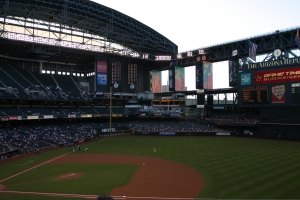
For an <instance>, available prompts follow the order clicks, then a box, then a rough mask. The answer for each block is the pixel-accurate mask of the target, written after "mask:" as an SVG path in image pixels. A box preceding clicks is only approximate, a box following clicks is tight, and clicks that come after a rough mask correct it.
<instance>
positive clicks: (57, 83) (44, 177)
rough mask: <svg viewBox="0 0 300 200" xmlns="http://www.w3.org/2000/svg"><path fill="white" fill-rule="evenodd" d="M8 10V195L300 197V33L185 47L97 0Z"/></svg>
mask: <svg viewBox="0 0 300 200" xmlns="http://www.w3.org/2000/svg"><path fill="white" fill-rule="evenodd" d="M0 8H1V16H0V31H1V32H0V33H1V34H0V199H4V200H6V199H14V200H27V199H28V200H29V199H30V200H37V199H45V200H48V199H49V200H52V199H55V200H56V199H58V200H64V199H71V200H73V199H74V200H77V199H89V200H100V199H102V200H111V199H116V200H117V199H119V200H145V199H146V200H197V199H199V200H201V199H203V200H222V199H248V200H250V199H255V200H267V199H268V200H270V199H276V200H284V199H300V191H299V187H300V171H299V168H300V157H299V152H300V143H299V140H300V56H299V49H300V31H299V28H300V27H296V28H290V29H285V30H276V31H274V32H271V33H267V34H263V33H262V34H261V35H259V36H253V37H250V38H245V39H241V40H236V41H233V42H227V43H223V44H217V45H212V46H208V47H205V48H199V49H195V50H191V51H186V52H178V46H177V45H176V44H174V43H173V42H172V41H170V40H169V39H168V38H166V37H165V36H163V35H162V34H160V33H158V32H157V31H156V30H153V29H152V28H150V27H149V26H147V25H145V24H143V23H141V22H139V21H138V19H134V18H132V17H129V16H127V15H125V14H123V13H121V12H119V11H116V10H114V9H112V8H109V7H106V6H104V5H101V4H98V3H96V2H93V1H90V0H26V1H24V0H1V1H0ZM257 56H261V57H263V58H264V59H262V61H261V62H257V61H256V57H257ZM220 61H226V62H227V63H228V66H227V67H228V70H229V73H228V74H229V77H228V80H229V83H228V84H229V87H228V88H221V89H214V88H213V70H212V68H213V64H214V63H216V62H220ZM190 66H193V67H195V73H194V74H193V76H195V86H196V90H190V91H187V90H186V87H185V68H186V67H190ZM163 73H167V74H168V84H167V85H162V74H163Z"/></svg>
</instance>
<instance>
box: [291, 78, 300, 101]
mask: <svg viewBox="0 0 300 200" xmlns="http://www.w3.org/2000/svg"><path fill="white" fill-rule="evenodd" d="M291 87H292V91H291V92H292V105H299V104H300V83H293V84H292V85H291Z"/></svg>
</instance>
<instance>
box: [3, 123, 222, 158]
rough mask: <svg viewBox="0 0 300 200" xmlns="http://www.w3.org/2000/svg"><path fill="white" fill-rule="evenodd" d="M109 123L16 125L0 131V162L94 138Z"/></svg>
mask: <svg viewBox="0 0 300 200" xmlns="http://www.w3.org/2000/svg"><path fill="white" fill-rule="evenodd" d="M109 125H110V124H109V123H108V122H105V123H99V124H96V123H86V124H75V123H74V124H59V125H57V124H52V125H44V126H43V125H34V126H20V127H15V128H5V129H0V160H1V159H3V158H4V157H3V155H5V156H6V157H9V156H12V155H11V154H8V152H14V153H16V154H23V153H28V152H34V151H37V149H39V150H43V149H48V148H53V147H57V146H70V145H74V144H76V143H80V142H85V141H90V140H94V139H96V138H98V137H99V136H100V133H99V132H98V130H101V129H102V128H104V127H105V128H107V127H109ZM112 127H114V128H116V129H118V127H122V128H123V129H124V127H125V129H127V130H128V131H130V132H132V131H137V132H139V131H142V132H145V131H147V132H219V131H220V130H219V129H218V128H216V127H212V126H205V125H201V124H197V123H193V122H190V121H187V120H159V119H158V120H147V121H145V120H136V121H132V120H130V121H121V122H118V123H113V124H112Z"/></svg>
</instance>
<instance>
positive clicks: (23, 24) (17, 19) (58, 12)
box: [0, 0, 178, 55]
mask: <svg viewBox="0 0 300 200" xmlns="http://www.w3.org/2000/svg"><path fill="white" fill-rule="evenodd" d="M0 8H1V9H0V13H1V15H0V18H1V23H2V25H1V26H0V29H1V36H2V38H5V39H7V38H8V39H11V38H9V37H8V36H7V35H6V36H5V37H3V35H4V34H5V33H7V32H14V33H15V34H23V35H25V36H31V37H34V36H38V34H41V33H43V37H45V38H46V37H48V38H51V39H52V40H56V41H64V40H65V39H66V38H70V37H71V38H72V39H73V40H74V39H77V40H81V41H80V42H81V44H87V45H99V46H100V48H101V51H102V52H105V53H117V51H118V53H120V51H127V52H129V53H132V52H137V53H139V54H143V53H145V54H149V55H163V54H167V55H175V54H177V52H178V47H177V45H176V44H174V43H173V42H171V41H170V40H169V39H167V38H166V37H164V36H163V35H161V34H159V33H158V32H156V31H155V30H153V29H152V28H150V27H148V26H146V25H144V24H143V23H141V22H139V21H137V20H136V19H133V18H131V17H129V16H127V15H125V14H122V13H120V12H118V11H116V10H113V9H111V8H108V7H106V6H103V5H100V4H97V3H95V2H93V1H90V0H26V1H24V0H5V1H4V0H3V1H0ZM16 27H17V28H16ZM18 28H23V30H22V31H19V32H18V30H17V29H18ZM10 37H11V36H10ZM40 45H42V44H41V43H40ZM16 50H18V49H16ZM48 53H49V52H48ZM121 53H122V52H121Z"/></svg>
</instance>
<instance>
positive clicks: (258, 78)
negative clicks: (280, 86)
mask: <svg viewBox="0 0 300 200" xmlns="http://www.w3.org/2000/svg"><path fill="white" fill-rule="evenodd" d="M294 81H300V68H299V67H298V68H282V69H276V70H268V71H263V72H254V84H267V83H283V82H294Z"/></svg>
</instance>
